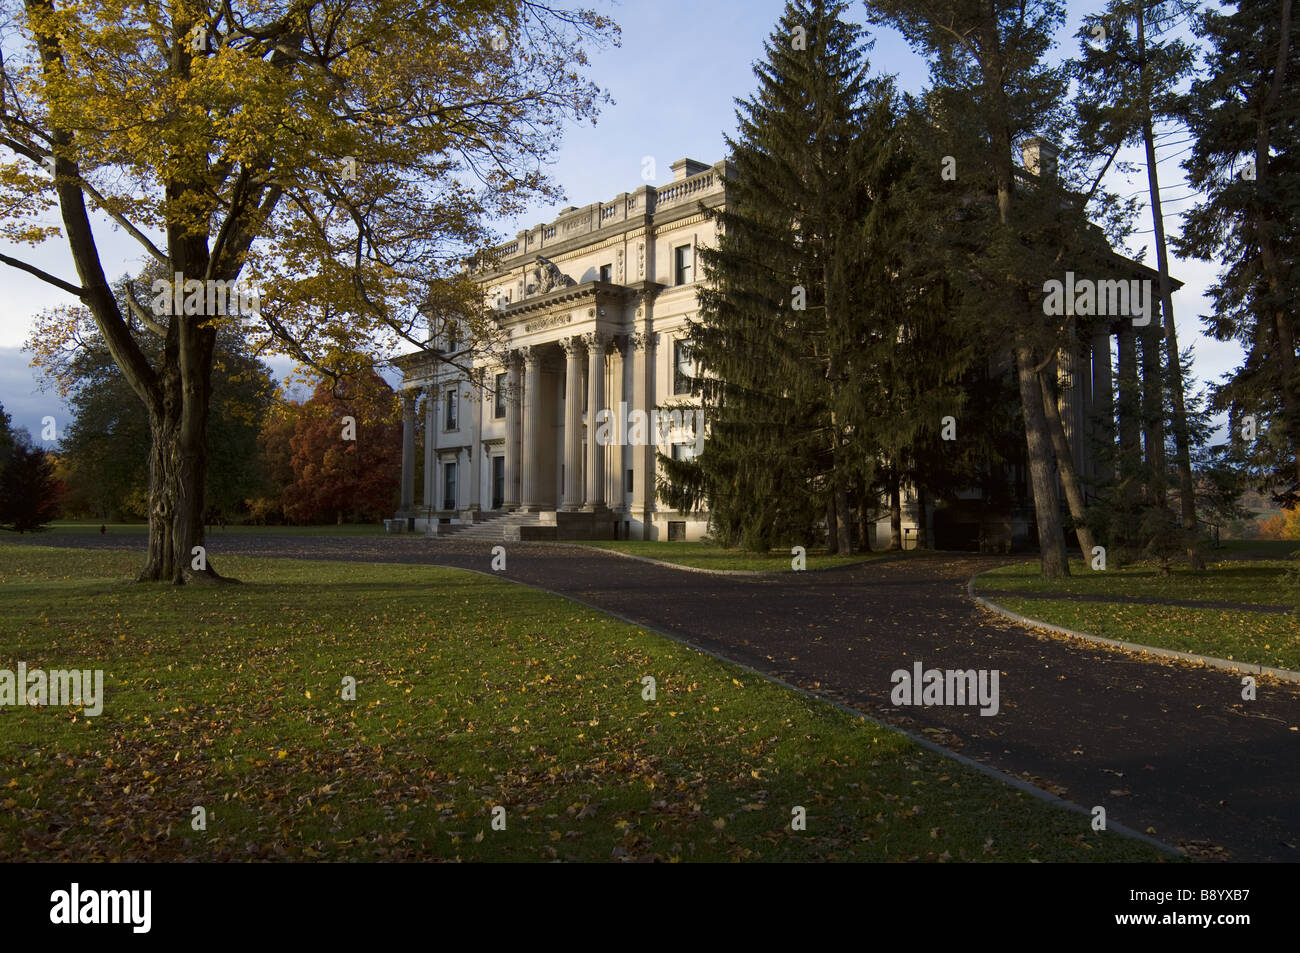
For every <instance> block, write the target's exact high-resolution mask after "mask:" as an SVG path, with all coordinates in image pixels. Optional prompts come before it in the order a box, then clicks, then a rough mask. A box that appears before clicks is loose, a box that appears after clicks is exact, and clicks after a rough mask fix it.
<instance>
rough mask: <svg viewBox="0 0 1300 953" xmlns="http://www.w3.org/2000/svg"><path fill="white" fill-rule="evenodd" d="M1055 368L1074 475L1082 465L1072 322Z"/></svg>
mask: <svg viewBox="0 0 1300 953" xmlns="http://www.w3.org/2000/svg"><path fill="white" fill-rule="evenodd" d="M1056 366H1057V378H1056V380H1057V387H1056V389H1057V410H1058V411H1059V412H1060V415H1061V428H1062V429H1063V430H1064V431H1065V442H1066V443H1068V444H1069V445H1070V458H1071V460H1073V462H1074V470H1075V473H1079V472H1080V467H1081V466H1082V463H1083V454H1082V452H1081V451H1082V449H1083V448H1082V446H1080V444H1081V442H1082V439H1083V435H1082V434H1081V433H1080V432H1079V429H1078V427H1077V424H1078V420H1079V370H1078V368H1079V342H1078V338H1077V336H1076V332H1075V326H1074V322H1073V321H1071V322H1070V326H1069V328H1067V330H1066V343H1065V346H1064V347H1062V348H1061V349H1060V350H1059V351H1058V353H1057V355H1056Z"/></svg>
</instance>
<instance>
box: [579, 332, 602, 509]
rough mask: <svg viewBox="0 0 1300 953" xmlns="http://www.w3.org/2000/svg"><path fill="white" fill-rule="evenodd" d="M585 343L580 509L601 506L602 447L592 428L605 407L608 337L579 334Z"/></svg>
mask: <svg viewBox="0 0 1300 953" xmlns="http://www.w3.org/2000/svg"><path fill="white" fill-rule="evenodd" d="M582 339H583V342H584V343H585V344H586V345H587V503H586V506H584V507H583V509H585V510H588V511H590V512H596V511H599V510H603V509H605V448H604V447H603V446H602V445H601V444H600V443H599V442H598V441H597V440H596V431H597V430H599V429H600V427H599V422H600V419H601V417H602V416H603V414H602V413H601V411H603V410H604V409H605V345H606V344H607V343H608V338H606V337H605V336H604V335H602V334H600V333H588V334H584V335H583V336H582Z"/></svg>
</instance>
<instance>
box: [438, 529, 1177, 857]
mask: <svg viewBox="0 0 1300 953" xmlns="http://www.w3.org/2000/svg"><path fill="white" fill-rule="evenodd" d="M584 548H586V547H584ZM634 558H637V557H634ZM455 568H458V569H459V568H460V567H455ZM836 568H840V567H836ZM463 571H464V572H473V573H478V574H479V575H481V576H487V577H488V578H489V579H497V580H502V576H501V574H499V573H491V572H487V571H486V570H482V569H466V570H463ZM702 571H703V572H718V571H719V570H702ZM733 571H740V572H747V571H748V570H733ZM981 575H982V573H981ZM502 581H507V582H512V583H514V584H516V585H521V586H527V587H528V588H529V589H533V590H535V591H537V592H544V593H546V594H547V595H551V596H556V597H557V598H560V599H566V600H568V601H569V602H574V603H577V604H578V605H580V606H585V607H586V608H588V609H590V610H592V611H593V612H599V613H600V614H601V615H606V616H609V617H610V618H611V619H617V620H618V621H619V622H622V623H624V624H626V625H630V626H634V627H635V628H638V629H642V630H644V631H646V632H652V633H654V634H655V635H658V636H662V637H663V638H665V639H668V640H670V641H672V642H676V643H677V644H678V645H681V646H683V647H685V648H688V649H690V650H691V651H693V652H699V653H701V654H703V655H707V656H708V657H709V658H711V659H714V660H715V661H718V662H722V663H724V664H726V665H731V666H734V667H735V668H738V669H740V670H741V671H743V672H748V673H749V674H751V675H753V676H755V677H756V678H761V679H763V680H764V681H767V682H770V683H772V684H773V685H779V686H781V687H782V688H786V689H789V690H790V691H793V692H797V693H798V694H800V695H802V696H804V697H805V698H809V699H812V700H814V701H817V702H821V703H823V704H827V705H830V706H831V707H833V708H837V709H839V710H840V711H842V712H844V713H845V714H847V715H851V716H852V717H854V718H857V719H858V720H859V721H864V722H868V723H870V724H872V725H875V726H877V727H879V728H880V729H881V730H883V731H894V732H897V733H898V734H900V735H903V736H904V737H905V738H907V739H908V740H909V741H912V742H914V743H915V744H917V745H919V746H920V747H922V748H925V749H926V750H927V751H931V752H933V753H934V754H937V755H939V756H941V757H944V758H948V759H950V760H952V761H956V762H957V763H958V764H961V765H964V766H965V767H968V768H972V769H974V770H975V771H978V772H979V773H981V774H983V775H986V776H987V777H990V778H993V779H994V780H997V781H1001V782H1002V783H1003V784H1007V785H1010V786H1011V787H1013V788H1015V789H1016V790H1018V791H1023V792H1024V793H1025V794H1028V795H1030V796H1031V797H1035V798H1037V799H1038V800H1040V801H1044V802H1046V803H1048V804H1052V805H1054V806H1056V807H1059V808H1063V809H1065V810H1067V811H1070V812H1072V813H1074V814H1078V815H1080V816H1082V817H1086V818H1089V819H1091V818H1092V811H1090V810H1088V809H1087V808H1086V807H1084V806H1083V805H1081V804H1076V803H1075V802H1074V801H1067V800H1066V799H1065V798H1063V797H1061V796H1060V795H1057V794H1053V793H1052V792H1051V791H1047V790H1045V789H1043V788H1040V787H1038V786H1037V785H1034V784H1031V783H1029V782H1028V781H1025V780H1023V779H1021V778H1017V777H1015V776H1014V775H1010V774H1007V773H1006V772H1004V771H1000V770H998V769H997V768H995V767H992V766H991V765H987V764H984V763H982V762H979V761H976V760H975V759H973V758H970V757H968V756H967V755H964V754H961V753H960V752H957V751H953V750H951V749H950V748H945V747H943V745H940V744H936V743H935V742H933V741H931V740H930V739H929V738H925V737H922V736H920V735H917V734H914V733H913V732H911V731H908V730H907V729H906V728H898V727H896V726H894V725H890V724H886V723H885V722H883V721H878V720H877V719H875V718H872V717H871V716H870V715H868V714H867V713H866V712H863V711H859V710H858V709H856V708H850V707H849V706H848V705H845V704H844V703H843V702H840V701H837V700H835V699H834V698H827V697H826V696H824V695H819V694H817V693H816V692H814V691H810V690H809V689H806V688H803V687H801V686H799V685H794V684H792V683H790V682H787V681H786V680H785V679H783V678H779V677H777V676H776V675H771V674H769V673H767V672H763V671H760V670H759V669H756V668H754V667H753V666H751V665H746V664H745V663H744V662H738V661H736V660H735V659H731V658H727V656H725V655H722V654H721V653H719V652H714V651H713V650H711V649H706V648H704V647H703V646H700V645H696V644H695V643H694V642H692V641H690V639H688V638H686V637H685V636H682V635H677V634H676V633H673V632H669V631H668V630H667V629H660V628H658V627H656V626H652V625H646V624H645V623H644V622H638V621H637V620H636V619H633V618H631V617H629V616H625V615H623V614H622V613H619V612H611V611H610V610H609V609H606V608H603V607H601V606H598V605H595V604H593V603H590V602H587V601H586V600H585V599H578V598H576V597H574V596H571V595H567V594H566V593H563V592H556V591H555V590H553V589H547V588H546V587H545V586H537V585H533V584H532V583H527V582H523V581H521V580H518V579H508V578H507V579H504V580H502ZM1106 830H1107V831H1114V832H1115V833H1117V834H1121V835H1123V836H1124V837H1128V838H1131V839H1133V840H1138V841H1141V842H1143V843H1145V844H1148V845H1149V846H1151V847H1155V848H1156V849H1157V850H1160V851H1163V852H1164V853H1166V854H1169V855H1171V856H1173V857H1179V858H1186V857H1187V853H1186V852H1185V851H1184V850H1182V848H1179V847H1175V846H1174V845H1172V844H1166V843H1165V842H1164V841H1162V840H1157V839H1156V838H1154V837H1152V836H1151V835H1150V834H1144V833H1142V832H1141V831H1139V830H1136V829H1134V828H1132V827H1129V826H1127V825H1126V824H1120V823H1118V822H1115V821H1110V820H1107V822H1106ZM1006 863H1018V861H1006Z"/></svg>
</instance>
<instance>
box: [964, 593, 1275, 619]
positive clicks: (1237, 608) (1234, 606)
mask: <svg viewBox="0 0 1300 953" xmlns="http://www.w3.org/2000/svg"><path fill="white" fill-rule="evenodd" d="M975 593H976V595H980V596H984V597H985V598H998V597H1001V598H1003V599H1050V600H1058V601H1060V602H1118V603H1120V604H1122V605H1137V606H1173V607H1175V608H1178V609H1223V610H1224V611H1227V612H1263V613H1269V614H1274V615H1285V614H1286V613H1288V612H1294V611H1295V609H1294V608H1293V607H1292V606H1283V605H1276V604H1272V603H1266V602H1210V601H1207V600H1205V599H1162V598H1161V597H1160V596H1119V595H1112V594H1110V593H1085V592H1066V593H1062V592H1034V591H1032V590H1027V589H986V588H983V587H980V588H977V589H976V590H975Z"/></svg>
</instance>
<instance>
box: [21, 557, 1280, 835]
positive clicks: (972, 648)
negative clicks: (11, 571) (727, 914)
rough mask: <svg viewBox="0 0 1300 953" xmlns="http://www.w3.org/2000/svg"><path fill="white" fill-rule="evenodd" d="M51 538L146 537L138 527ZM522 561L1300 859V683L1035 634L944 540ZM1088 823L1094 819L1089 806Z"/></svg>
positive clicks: (851, 698)
mask: <svg viewBox="0 0 1300 953" xmlns="http://www.w3.org/2000/svg"><path fill="white" fill-rule="evenodd" d="M31 541H32V542H36V543H46V544H49V543H53V544H57V545H72V546H92V547H93V546H111V547H114V548H116V547H120V546H127V547H131V548H140V547H142V546H143V543H142V541H134V540H131V539H128V538H124V537H116V538H114V537H99V536H97V535H95V536H86V537H81V536H64V537H42V538H36V539H33V540H31ZM493 545H494V544H492V543H485V542H471V541H455V540H441V541H430V540H425V539H423V538H420V537H373V538H372V537H354V538H337V537H302V538H295V537H269V536H266V537H262V536H242V535H233V534H232V535H229V536H227V535H223V534H221V533H219V532H218V533H216V534H214V535H213V536H212V537H211V538H210V539H209V540H208V548H209V552H210V555H211V558H212V559H213V560H214V561H215V564H216V565H217V567H218V568H220V558H221V554H222V553H223V552H224V553H230V554H247V555H266V556H285V557H296V558H311V559H343V560H364V561H380V562H404V563H405V562H414V563H432V564H439V565H446V566H455V567H461V568H468V569H477V570H480V571H488V570H489V569H490V563H491V548H492V546H493ZM507 552H508V571H507V572H505V573H504V574H503V575H505V576H506V577H508V578H510V579H512V580H515V581H517V582H522V583H525V584H527V585H531V586H540V587H543V588H546V589H549V590H552V591H554V592H558V593H561V594H563V595H566V596H571V597H573V598H576V599H580V600H582V601H584V602H587V603H590V604H591V605H594V606H598V607H600V608H603V609H606V610H609V611H610V612H614V613H617V614H618V615H621V616H624V617H626V618H629V619H632V620H634V621H636V622H638V623H640V624H643V625H646V626H650V627H653V628H656V629H660V630H663V631H666V632H669V633H671V634H673V635H675V636H677V637H678V638H680V639H683V640H685V641H687V642H690V643H691V644H693V645H697V646H700V647H702V648H706V649H709V650H710V651H713V652H715V653H717V654H719V655H722V656H725V657H727V658H730V659H734V660H736V661H738V662H742V663H744V664H746V665H749V666H751V667H753V668H756V669H759V670H760V671H763V672H767V673H771V674H773V675H776V676H778V677H780V678H783V679H785V680H787V681H789V682H791V683H794V684H797V685H800V686H802V687H805V688H808V689H810V690H812V691H814V692H817V693H819V694H821V695H824V696H826V697H829V698H833V699H835V700H838V701H841V702H843V703H845V704H847V705H849V706H851V707H853V708H856V709H858V710H860V711H863V712H865V713H866V714H868V715H870V716H872V717H874V718H877V719H879V720H881V721H884V722H887V723H889V724H894V725H898V726H900V727H905V728H908V729H909V730H911V731H914V732H925V733H926V735H927V736H928V737H930V738H932V739H933V740H935V741H936V742H938V743H940V744H942V745H944V746H945V747H948V748H951V749H953V750H956V751H961V752H962V753H963V754H965V755H966V756H968V757H971V758H974V759H975V760H977V761H980V762H983V763H985V764H988V765H992V766H994V767H996V768H998V769H1000V770H1002V771H1004V772H1006V773H1008V774H1012V775H1015V776H1017V777H1021V778H1024V779H1025V780H1028V781H1031V782H1033V783H1035V784H1038V785H1039V786H1041V787H1044V788H1047V789H1048V790H1051V791H1053V792H1055V793H1057V794H1059V795H1060V796H1062V797H1064V798H1067V799H1069V800H1071V801H1074V802H1076V803H1078V804H1081V805H1083V806H1085V807H1087V808H1091V807H1092V806H1094V805H1103V806H1104V807H1105V808H1106V812H1107V816H1108V818H1109V819H1110V820H1113V821H1117V822H1119V823H1122V824H1127V825H1128V826H1130V827H1133V828H1136V829H1137V830H1140V831H1147V830H1148V829H1154V830H1153V833H1154V835H1155V836H1156V837H1158V838H1159V839H1160V840H1163V841H1165V842H1167V843H1173V844H1178V845H1182V846H1184V847H1186V848H1187V849H1188V850H1189V851H1190V852H1192V853H1193V854H1194V855H1196V856H1209V857H1221V858H1224V859H1234V860H1279V861H1294V860H1297V859H1300V849H1298V848H1300V844H1298V841H1300V730H1297V729H1300V685H1294V684H1290V683H1283V682H1277V681H1272V680H1269V679H1260V681H1259V692H1258V700H1257V701H1254V702H1245V701H1242V699H1241V677H1240V676H1239V675H1236V674H1234V673H1231V672H1226V671H1221V670H1217V669H1209V668H1197V667H1192V666H1189V665H1185V664H1182V663H1173V662H1156V661H1150V660H1146V659H1139V658H1137V657H1133V656H1129V655H1126V654H1123V653H1119V652H1114V651H1110V650H1103V649H1093V648H1088V647H1084V646H1081V645H1079V644H1077V643H1071V642H1067V641H1063V640H1059V639H1057V638H1054V637H1048V636H1045V635H1038V634H1035V633H1034V632H1033V631H1031V630H1028V629H1025V628H1023V627H1021V626H1018V625H1015V624H1013V623H1009V622H1006V621H1003V620H1001V619H998V618H996V617H993V616H991V615H990V614H988V613H986V612H984V611H983V610H981V609H979V608H978V607H977V606H975V605H974V604H973V603H972V602H971V601H970V600H969V599H968V598H967V596H966V590H965V584H966V580H967V579H969V578H970V577H971V576H972V575H974V574H975V573H977V572H980V571H982V570H984V569H987V568H990V567H991V566H993V565H997V564H999V563H1000V562H1005V561H1006V560H1005V559H1002V560H999V559H996V558H994V557H980V556H973V555H953V554H936V555H927V556H919V557H915V558H907V559H902V560H894V561H882V562H879V563H868V564H863V565H858V566H853V567H849V568H844V569H838V570H832V571H827V572H811V573H803V574H798V575H795V574H789V575H782V576H777V577H745V576H718V575H708V574H702V573H694V572H685V571H681V570H676V569H671V568H666V567H660V566H656V565H651V564H648V563H645V562H640V561H636V560H630V559H625V558H621V557H618V556H612V555H609V554H606V553H602V552H600V551H597V550H588V549H586V548H582V547H572V546H556V545H553V544H546V543H512V544H508V545H507ZM918 660H919V661H920V662H922V663H923V665H924V667H925V668H927V669H928V668H940V669H972V668H973V669H998V670H999V671H1000V672H1001V677H1000V684H999V688H1000V711H999V712H998V713H997V714H996V715H995V716H992V717H982V716H980V714H979V713H978V709H977V707H973V706H971V707H943V706H933V707H894V706H893V705H892V704H891V702H890V691H891V689H892V687H893V685H892V683H891V680H890V675H891V673H892V672H893V671H895V670H896V669H908V670H910V669H911V668H912V664H913V662H914V661H918ZM1081 823H1087V820H1086V819H1084V818H1081Z"/></svg>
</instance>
